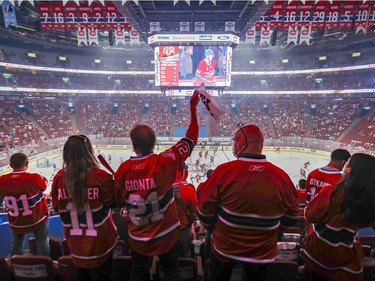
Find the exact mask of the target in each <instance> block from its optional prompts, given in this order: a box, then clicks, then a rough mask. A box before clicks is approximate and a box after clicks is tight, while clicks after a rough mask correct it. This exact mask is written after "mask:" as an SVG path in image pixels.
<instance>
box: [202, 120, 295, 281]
mask: <svg viewBox="0 0 375 281" xmlns="http://www.w3.org/2000/svg"><path fill="white" fill-rule="evenodd" d="M262 150H263V133H262V132H261V130H260V129H259V128H258V127H257V126H255V125H246V126H243V125H242V124H239V129H238V130H237V131H236V133H235V135H234V138H233V154H234V155H235V156H236V157H237V158H238V159H237V160H234V161H230V162H228V163H224V164H222V165H219V166H218V167H217V168H216V169H215V170H214V171H213V173H212V174H211V175H210V177H209V178H208V180H207V181H206V182H205V184H204V186H203V188H202V189H201V190H200V193H199V197H198V217H199V219H200V221H201V222H202V224H203V225H204V226H205V227H206V228H207V230H208V231H209V232H211V244H212V249H213V255H212V258H211V270H210V276H209V280H211V281H224V280H225V281H229V280H230V278H231V274H232V270H233V268H234V266H235V265H236V264H237V263H243V264H244V271H245V275H246V276H247V278H246V279H245V280H267V268H268V265H269V264H270V263H272V262H273V261H274V260H275V258H276V256H277V253H278V249H277V237H278V232H279V229H280V225H281V226H290V225H294V224H296V223H297V216H298V204H297V191H296V189H295V187H294V184H293V182H292V181H291V179H290V178H289V176H288V175H287V174H286V173H285V172H284V171H283V170H281V169H280V168H278V167H277V166H275V165H273V164H272V163H270V162H268V161H267V160H266V156H265V155H263V154H262Z"/></svg>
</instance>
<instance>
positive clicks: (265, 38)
mask: <svg viewBox="0 0 375 281" xmlns="http://www.w3.org/2000/svg"><path fill="white" fill-rule="evenodd" d="M270 42H271V31H270V29H269V28H268V27H267V28H264V27H263V26H262V31H261V33H260V42H259V44H260V45H262V44H263V43H267V45H270Z"/></svg>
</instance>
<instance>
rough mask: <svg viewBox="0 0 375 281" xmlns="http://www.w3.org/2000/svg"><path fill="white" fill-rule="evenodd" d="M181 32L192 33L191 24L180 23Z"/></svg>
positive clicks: (186, 22)
mask: <svg viewBox="0 0 375 281" xmlns="http://www.w3.org/2000/svg"><path fill="white" fill-rule="evenodd" d="M180 31H188V32H189V31H190V22H188V21H180Z"/></svg>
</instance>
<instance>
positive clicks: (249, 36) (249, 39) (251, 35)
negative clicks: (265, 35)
mask: <svg viewBox="0 0 375 281" xmlns="http://www.w3.org/2000/svg"><path fill="white" fill-rule="evenodd" d="M255 36H256V31H255V26H254V27H252V28H250V29H249V30H248V31H247V32H246V43H250V44H253V45H255Z"/></svg>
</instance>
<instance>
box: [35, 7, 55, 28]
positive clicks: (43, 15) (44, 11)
mask: <svg viewBox="0 0 375 281" xmlns="http://www.w3.org/2000/svg"><path fill="white" fill-rule="evenodd" d="M38 7H39V16H40V24H41V30H42V31H44V30H45V29H46V28H49V29H50V30H53V20H52V9H51V5H50V3H49V2H38Z"/></svg>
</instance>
